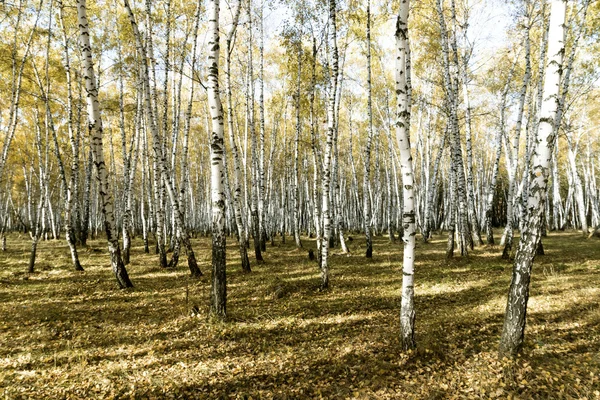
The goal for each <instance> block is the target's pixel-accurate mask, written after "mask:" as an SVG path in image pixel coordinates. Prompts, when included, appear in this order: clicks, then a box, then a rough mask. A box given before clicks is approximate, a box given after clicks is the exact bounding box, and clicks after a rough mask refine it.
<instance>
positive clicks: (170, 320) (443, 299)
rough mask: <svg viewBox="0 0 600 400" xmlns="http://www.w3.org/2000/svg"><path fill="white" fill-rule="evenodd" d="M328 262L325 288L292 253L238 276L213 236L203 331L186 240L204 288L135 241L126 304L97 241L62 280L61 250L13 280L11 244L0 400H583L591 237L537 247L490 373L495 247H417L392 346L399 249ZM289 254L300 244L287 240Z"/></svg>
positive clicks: (501, 296)
mask: <svg viewBox="0 0 600 400" xmlns="http://www.w3.org/2000/svg"><path fill="white" fill-rule="evenodd" d="M353 236H354V240H353V241H352V242H351V251H352V255H350V256H345V255H340V254H338V250H334V255H333V256H332V267H331V270H332V277H331V284H332V288H331V290H329V291H328V292H325V293H320V292H318V291H317V288H318V284H319V275H318V270H317V265H316V263H315V262H310V261H309V260H308V257H307V256H306V252H305V251H297V250H295V249H294V247H293V246H294V245H293V241H292V240H289V241H288V244H286V245H281V243H280V242H279V238H278V241H277V243H278V245H277V246H276V247H271V246H270V245H269V246H268V248H267V252H266V254H265V259H266V263H264V264H262V265H259V266H257V265H256V264H255V263H254V262H253V263H252V267H253V272H252V274H250V275H244V274H242V273H241V271H240V267H239V257H238V255H237V249H236V247H237V246H236V245H235V242H234V240H232V239H230V240H229V246H228V250H227V251H228V256H229V259H230V262H229V264H228V265H229V271H228V280H229V286H228V296H229V297H228V298H229V303H228V314H229V321H228V322H226V323H218V322H214V321H209V320H207V318H206V311H207V301H208V290H209V284H210V281H209V274H210V270H209V268H210V248H209V245H210V243H209V241H208V240H207V239H199V240H196V241H195V242H194V244H195V249H196V252H197V256H198V261H199V263H200V267H201V269H202V271H203V272H204V273H205V276H204V277H202V278H201V279H200V280H191V279H189V278H188V277H187V271H186V264H185V257H183V259H182V262H181V263H180V266H179V267H178V268H177V270H174V271H173V270H161V269H159V268H158V267H156V264H157V257H156V256H155V255H145V254H143V253H142V247H141V241H139V240H137V241H135V243H134V244H135V245H136V247H135V248H134V251H133V253H132V265H131V266H130V267H129V271H130V275H131V279H132V281H133V283H134V285H135V288H134V289H133V290H127V291H124V290H118V289H117V288H116V287H117V285H116V281H115V280H114V278H113V276H112V275H111V271H110V268H109V267H108V257H107V254H106V251H105V244H104V242H102V241H91V242H90V245H91V247H90V248H89V249H87V250H82V251H81V261H82V264H83V266H84V268H85V269H86V271H85V272H83V273H77V272H74V271H71V268H70V262H69V258H68V251H67V247H66V245H65V244H64V241H60V242H54V241H48V242H43V243H41V245H40V249H39V253H38V263H37V270H38V272H36V273H35V274H32V275H27V274H25V273H24V271H26V269H27V261H28V249H29V242H28V238H27V237H26V236H21V237H18V236H17V235H13V236H10V237H9V238H8V251H7V252H4V253H1V254H0V315H1V319H0V343H1V344H0V393H1V394H2V395H3V397H5V398H9V399H12V398H27V397H31V398H39V399H54V398H57V399H63V398H112V397H116V398H208V399H214V398H240V399H245V398H253V399H259V398H260V399H262V398H264V399H270V398H277V399H284V398H293V399H296V398H307V399H313V398H320V397H322V398H332V399H338V398H373V399H386V398H394V399H407V398H415V399H416V398H418V399H438V398H439V399H442V398H444V399H445V398H507V397H512V398H522V399H529V398H553V399H557V398H565V399H567V398H588V399H593V398H599V397H600V382H599V374H600V353H599V349H600V305H599V304H600V241H599V240H598V239H590V240H585V239H582V238H581V236H580V234H577V233H551V234H550V236H549V237H548V238H545V239H544V241H545V250H546V255H545V256H543V257H540V258H538V259H537V260H536V261H537V262H536V265H535V266H534V276H533V278H532V285H531V299H530V301H529V318H528V327H527V331H526V342H525V348H524V352H523V354H522V356H521V357H520V358H519V359H518V360H517V361H516V362H514V363H509V362H506V361H505V362H501V361H499V360H498V359H497V353H496V352H497V346H498V339H499V335H500V329H501V324H502V318H503V311H504V306H505V301H506V299H505V297H506V291H507V288H508V284H509V279H510V273H511V264H510V263H508V262H505V261H503V260H501V259H500V257H499V254H500V250H499V249H498V248H489V247H481V248H478V249H476V250H475V251H473V252H472V253H471V254H470V256H469V257H468V258H460V257H458V258H456V259H455V260H451V261H446V260H445V259H444V247H445V242H444V238H443V237H436V238H435V239H436V240H434V241H433V243H432V244H429V245H423V244H419V246H418V255H417V269H416V271H417V272H416V278H415V280H416V289H415V293H416V307H417V332H416V339H417V342H418V346H419V350H418V351H417V352H415V353H411V354H406V353H403V352H402V351H401V350H400V346H399V341H398V338H397V334H398V332H399V320H398V316H399V307H400V302H399V295H400V286H401V279H402V274H401V256H402V246H401V245H400V244H389V243H388V242H387V240H386V239H384V238H376V241H375V247H374V258H373V259H372V260H370V261H367V260H366V259H365V258H364V257H363V253H364V248H363V247H361V246H363V245H364V241H363V240H362V236H361V235H353ZM304 243H305V247H309V246H314V242H313V241H309V240H305V241H304Z"/></svg>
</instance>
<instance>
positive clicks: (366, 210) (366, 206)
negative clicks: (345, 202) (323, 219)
mask: <svg viewBox="0 0 600 400" xmlns="http://www.w3.org/2000/svg"><path fill="white" fill-rule="evenodd" d="M372 91H373V89H372V87H371V0H368V1H367V119H368V123H367V144H366V146H365V162H364V175H363V224H364V230H365V239H366V245H367V250H366V252H365V256H366V257H367V258H371V257H373V239H372V233H371V202H370V201H369V200H370V199H369V196H368V195H367V194H368V193H369V192H370V191H371V141H372V140H373V100H372V97H373V94H372Z"/></svg>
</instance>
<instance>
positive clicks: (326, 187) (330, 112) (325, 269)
mask: <svg viewBox="0 0 600 400" xmlns="http://www.w3.org/2000/svg"><path fill="white" fill-rule="evenodd" d="M336 8H337V5H336V0H329V38H328V40H329V42H330V46H331V50H330V54H329V57H330V69H331V70H330V72H329V79H330V87H329V98H328V103H327V141H326V143H325V153H324V155H323V181H322V182H323V192H322V196H323V203H322V204H323V206H322V208H321V212H322V214H323V243H322V245H321V289H322V290H325V289H327V288H328V287H329V264H328V262H329V259H328V255H329V238H330V237H331V224H332V220H331V210H330V205H331V198H330V192H331V167H332V164H331V158H332V153H333V136H334V135H335V105H336V94H337V79H338V76H337V75H338V49H337V26H336V12H337V10H336Z"/></svg>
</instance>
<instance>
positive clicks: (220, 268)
mask: <svg viewBox="0 0 600 400" xmlns="http://www.w3.org/2000/svg"><path fill="white" fill-rule="evenodd" d="M219 3H220V1H219V0H209V1H208V7H207V13H208V24H209V35H208V49H209V51H208V85H207V90H208V102H209V107H210V116H211V120H212V122H211V128H212V131H211V134H210V160H211V167H210V188H211V203H212V212H211V216H212V277H211V292H210V293H211V295H210V298H211V303H210V311H211V314H213V315H214V316H215V317H217V318H219V319H224V318H225V317H226V315H227V310H226V304H227V280H226V258H225V257H226V253H225V231H224V225H225V192H224V182H223V181H224V179H225V173H224V166H223V160H224V158H225V143H224V138H223V136H224V127H223V106H222V105H221V95H220V94H219V53H220V52H219ZM257 239H258V238H257Z"/></svg>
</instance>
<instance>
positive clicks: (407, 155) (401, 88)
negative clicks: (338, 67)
mask: <svg viewBox="0 0 600 400" xmlns="http://www.w3.org/2000/svg"><path fill="white" fill-rule="evenodd" d="M409 7H410V5H409V0H401V2H400V10H399V12H398V20H397V23H396V51H397V53H396V54H397V59H396V93H398V99H397V110H396V116H397V120H396V140H397V141H398V148H399V150H400V168H401V170H402V197H403V203H402V204H403V207H402V225H403V228H404V235H403V237H402V241H403V242H404V256H403V263H402V303H401V307H400V326H401V327H400V329H401V333H400V336H401V341H402V347H403V348H404V349H405V350H409V349H413V348H415V347H416V343H415V338H414V334H415V305H414V265H415V236H416V226H415V205H414V178H413V176H414V175H413V166H412V154H411V149H410V97H409V93H410V89H409V88H410V86H409V81H408V77H407V75H408V74H409V73H410V70H408V71H407V68H406V67H407V63H408V58H409V57H410V56H409V54H410V53H409V51H408V10H409Z"/></svg>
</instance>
